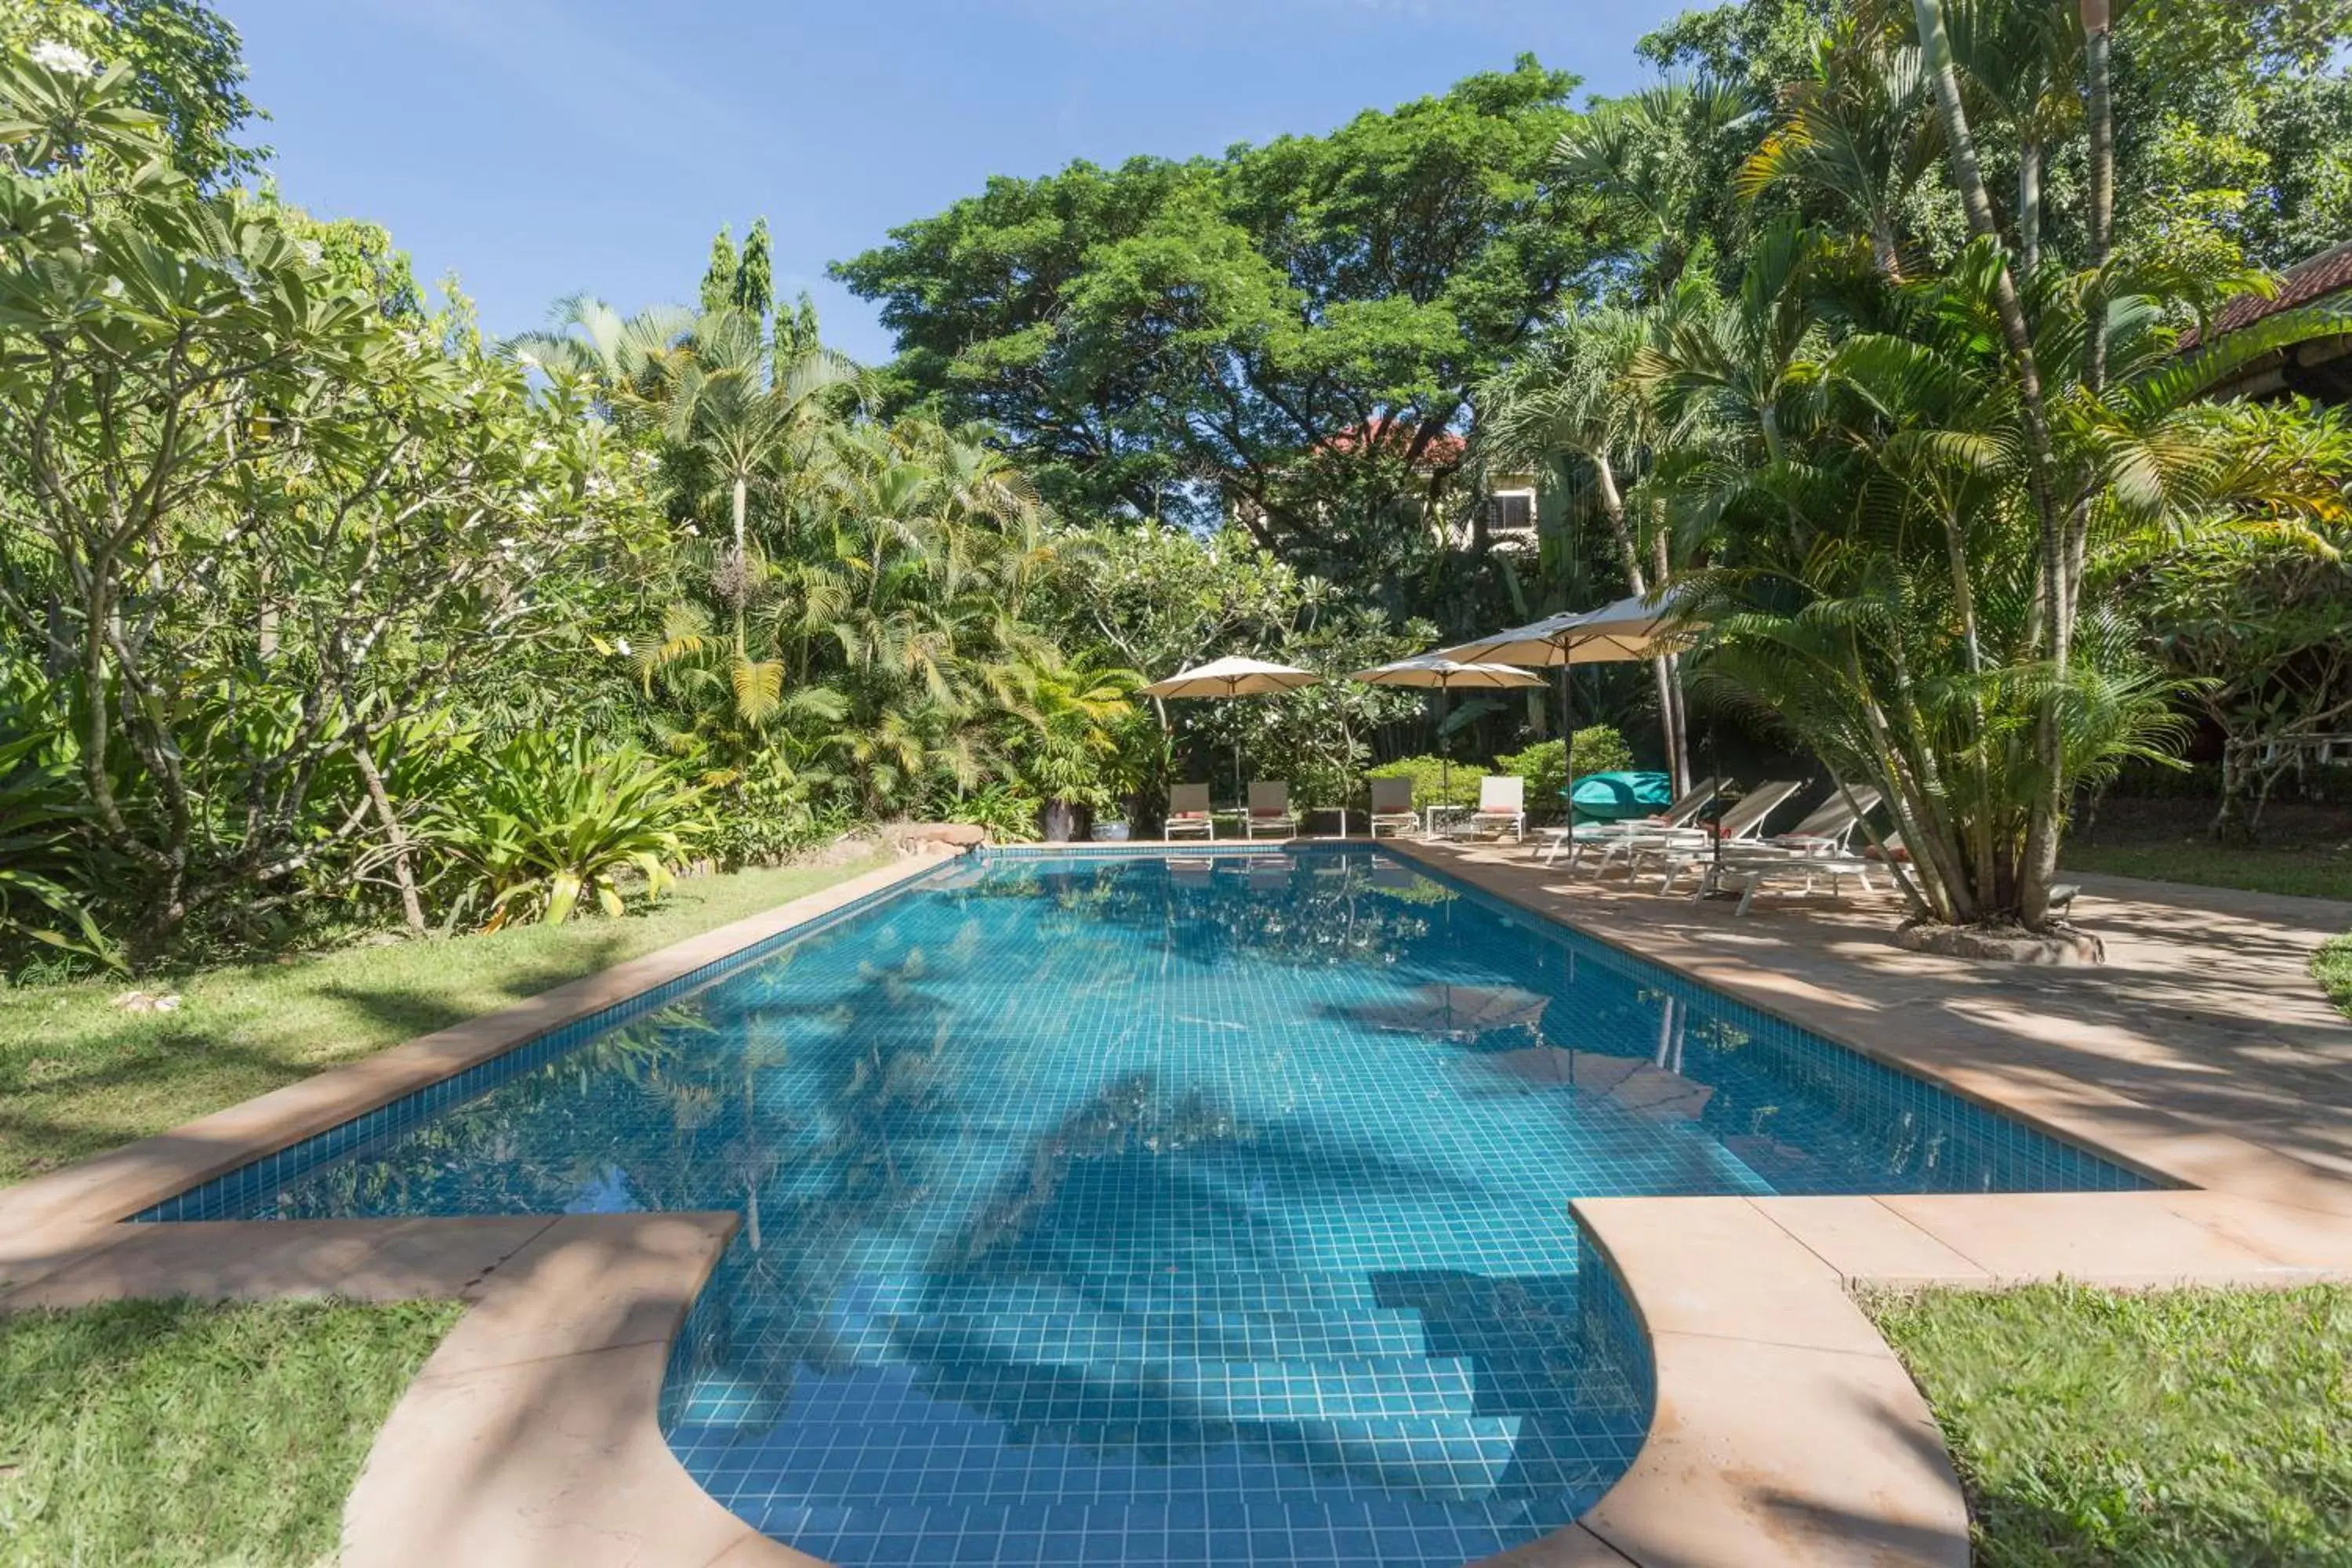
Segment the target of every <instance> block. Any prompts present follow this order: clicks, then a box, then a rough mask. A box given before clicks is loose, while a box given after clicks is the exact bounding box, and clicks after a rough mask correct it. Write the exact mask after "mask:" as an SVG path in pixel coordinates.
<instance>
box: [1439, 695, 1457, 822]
mask: <svg viewBox="0 0 2352 1568" xmlns="http://www.w3.org/2000/svg"><path fill="white" fill-rule="evenodd" d="M1447 695H1448V693H1447V691H1446V687H1445V682H1444V679H1440V680H1439V681H1438V683H1437V779H1438V783H1437V804H1438V805H1453V804H1454V753H1453V752H1451V751H1449V750H1448V749H1447V748H1446V744H1445V699H1446V697H1447Z"/></svg>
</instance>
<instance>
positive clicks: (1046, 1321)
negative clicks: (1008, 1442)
mask: <svg viewBox="0 0 2352 1568" xmlns="http://www.w3.org/2000/svg"><path fill="white" fill-rule="evenodd" d="M793 1321H794V1314H793V1312H792V1311H791V1310H789V1309H768V1308H762V1307H759V1306H750V1307H742V1308H739V1309H737V1310H736V1311H735V1312H734V1314H733V1316H732V1319H731V1321H730V1324H729V1327H728V1331H727V1338H728V1341H729V1343H730V1347H731V1348H730V1361H737V1362H745V1363H748V1362H751V1361H755V1360H772V1359H774V1358H775V1357H777V1356H782V1357H784V1358H786V1359H787V1360H789V1358H790V1357H791V1355H792V1353H793V1352H792V1349H791V1347H793V1346H795V1345H797V1346H803V1347H806V1346H808V1345H809V1344H810V1343H811V1341H810V1339H809V1338H808V1336H806V1335H805V1334H803V1335H801V1336H798V1337H793V1336H792V1335H791V1334H790V1333H789V1332H788V1325H790V1324H791V1323H792V1322H793ZM940 1339H950V1340H962V1339H970V1340H980V1341H984V1342H986V1344H987V1345H988V1346H989V1347H990V1353H991V1354H992V1355H993V1356H997V1357H1002V1358H1005V1359H1011V1360H1019V1361H1032V1362H1039V1363H1065V1362H1083V1363H1114V1362H1166V1361H1202V1362H1212V1361H1232V1362H1275V1361H1297V1360H1308V1361H1312V1360H1337V1359H1347V1358H1352V1357H1414V1356H1423V1355H1425V1354H1427V1353H1428V1350H1429V1345H1428V1342H1427V1339H1426V1338H1425V1336H1424V1334H1423V1325H1422V1320H1421V1316H1420V1314H1419V1313H1417V1312H1414V1311H1412V1310H1409V1309H1394V1308H1388V1307H1381V1306H1379V1305H1376V1304H1372V1303H1370V1302H1369V1301H1366V1302H1363V1303H1361V1304H1340V1303H1334V1304H1333V1305H1332V1306H1331V1308H1330V1310H1326V1311H1316V1310H1289V1311H1280V1310H1271V1309H1265V1308H1260V1309H1256V1310H1250V1309H1245V1308H1242V1307H1227V1308H1224V1309H1222V1310H1207V1309H1203V1308H1197V1307H1185V1306H1179V1305H1176V1304H1172V1303H1169V1304H1161V1303H1150V1304H1147V1305H1146V1306H1144V1307H1142V1308H1140V1309H1139V1310H1120V1309H1118V1308H1117V1307H1115V1306H1107V1305H1105V1304H1104V1303H1102V1302H1101V1301H1099V1300H1095V1299H1091V1298H1089V1297H1087V1296H1086V1295H1084V1294H1082V1293H1081V1292H1079V1291H1076V1290H1074V1289H1070V1288H1069V1287H1067V1286H1065V1285H1058V1284H1054V1283H1050V1282H1043V1281H1028V1280H1022V1281H1012V1282H1002V1283H995V1282H975V1281H969V1280H948V1281H940V1282H938V1283H936V1284H931V1285H923V1284H920V1283H919V1282H917V1283H909V1284H894V1285H892V1286H889V1287H887V1288H884V1287H876V1286H871V1285H868V1286H861V1287H860V1288H858V1289H855V1290H853V1291H849V1292H845V1293H844V1298H843V1300H840V1301H838V1302H836V1303H835V1307H834V1310H832V1312H831V1313H830V1314H829V1315H828V1317H827V1319H826V1322H825V1331H824V1335H823V1336H822V1342H823V1343H824V1345H825V1346H826V1355H827V1358H828V1359H830V1360H833V1361H836V1362H840V1363H856V1364H859V1365H867V1366H884V1365H891V1364H896V1363H905V1362H907V1361H908V1360H910V1359H920V1356H921V1353H922V1352H921V1346H922V1345H923V1344H924V1343H925V1342H930V1341H937V1340H940ZM762 1347H768V1348H767V1349H766V1350H765V1351H763V1349H762Z"/></svg>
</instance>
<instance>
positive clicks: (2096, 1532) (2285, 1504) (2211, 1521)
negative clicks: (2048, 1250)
mask: <svg viewBox="0 0 2352 1568" xmlns="http://www.w3.org/2000/svg"><path fill="white" fill-rule="evenodd" d="M1867 1305H1868V1306H1869V1308H1870V1310H1871V1315H1872V1317H1873V1318H1874V1321H1876V1322H1877V1324H1878V1327H1879V1329H1880V1331H1882V1332H1884V1333H1885V1335H1886V1337H1887V1339H1888V1340H1889V1341H1890V1342H1892V1343H1893V1344H1894V1346H1895V1350H1896V1351H1897V1352H1899V1353H1900V1354H1901V1355H1902V1357H1903V1360H1904V1363H1905V1364H1906V1365H1907V1366H1908V1367H1909V1368H1910V1370H1911V1373H1912V1375H1913V1376H1914V1377H1915V1378H1916V1379H1917V1380H1918V1383H1919V1386H1920V1388H1921V1389H1922V1390H1923V1391H1924V1392H1925V1393H1926V1394H1927V1402H1928V1404H1929V1405H1930V1406H1931V1407H1932V1408H1933V1409H1934V1411H1935V1415H1936V1422H1937V1426H1940V1427H1941V1428H1942V1429H1943V1433H1944V1437H1945V1440H1946V1441H1947V1442H1948V1444H1949V1445H1950V1447H1951V1449H1952V1457H1953V1459H1954V1461H1955V1463H1956V1464H1957V1465H1958V1468H1959V1471H1960V1477H1961V1480H1962V1481H1963V1483H1964V1484H1965V1485H1966V1486H1967V1488H1968V1491H1969V1514H1970V1516H1971V1524H1972V1534H1973V1535H1974V1538H1975V1541H1974V1545H1975V1552H1974V1556H1975V1560H1976V1561H1978V1562H1980V1563H1986V1564H1988V1565H1989V1568H2064V1565H2068V1564H2082V1565H2084V1568H2090V1565H2091V1564H2105V1563H2181V1564H2191V1563H2196V1564H2211V1565H2213V1568H2222V1565H2223V1564H2228V1565H2230V1568H2255V1565H2259V1564H2271V1565H2276V1568H2286V1565H2288V1564H2299V1563H2337V1562H2342V1561H2345V1560H2346V1559H2347V1556H2352V1382H2347V1380H2346V1378H2345V1376H2344V1368H2345V1366H2346V1364H2347V1361H2352V1290H2347V1289H2344V1288H2342V1287H2340V1286H2313V1287H2307V1288H2305V1289H2294V1290H2277V1291H2272V1290H2168V1291H2157V1292H2149V1293H2139V1292H2122V1291H2109V1290H2095V1289H2085V1288H2084V1287H2082V1286H2076V1285H2063V1284H2062V1285H2042V1286H2032V1287H2028V1288H2025V1289H2016V1290H2009V1291H2002V1292H1998V1293H1994V1292H1968V1291H1929V1292H1926V1293H1923V1294H1920V1295H1916V1296H1894V1297H1881V1298H1878V1299H1875V1300H1871V1301H1870V1302H1868V1303H1867Z"/></svg>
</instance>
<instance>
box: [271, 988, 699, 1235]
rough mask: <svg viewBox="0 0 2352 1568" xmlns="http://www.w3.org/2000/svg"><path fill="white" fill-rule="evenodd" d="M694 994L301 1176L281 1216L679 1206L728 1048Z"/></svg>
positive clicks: (691, 1199) (691, 1196)
mask: <svg viewBox="0 0 2352 1568" xmlns="http://www.w3.org/2000/svg"><path fill="white" fill-rule="evenodd" d="M722 1041H723V1034H722V1031H721V1030H720V1029H719V1027H718V1026H715V1025H713V1024H712V1023H711V1021H710V1020H709V1017H708V1016H706V1014H705V1012H704V1006H703V1003H702V1001H701V999H699V998H689V999H688V1000H685V1001H681V1002H677V1003H673V1004H672V1005H669V1006H667V1007H664V1008H662V1009H660V1010H659V1011H657V1012H654V1013H649V1014H647V1015H646V1016H643V1017H640V1018H637V1019H635V1020H633V1021H631V1022H630V1023H628V1024H626V1025H625V1026H621V1027H619V1028H616V1029H614V1030H612V1031H610V1032H608V1033H606V1034H604V1035H600V1036H598V1037H595V1038H594V1039H593V1040H590V1041H588V1042H586V1043H584V1044H583V1045H581V1046H579V1047H576V1048H575V1049H572V1050H571V1051H567V1052H565V1053H564V1054H563V1055H562V1056H560V1057H558V1058H554V1059H553V1060H551V1061H549V1062H546V1063H543V1064H541V1066H539V1067H537V1068H532V1069H530V1071H528V1072H525V1073H521V1074H520V1075H518V1076H516V1077H515V1078H512V1079H508V1080H507V1081H506V1082H505V1083H503V1084H501V1085H499V1087H498V1088H497V1089H494V1090H492V1091H491V1092H489V1093H488V1094H487V1095H485V1096H483V1097H482V1098H481V1099H479V1100H474V1101H472V1102H470V1103H468V1104H466V1105H462V1106H458V1107H455V1108H453V1109H451V1110H447V1111H445V1112H442V1113H440V1114H438V1115H436V1116H434V1117H432V1118H431V1119H430V1120H428V1121H424V1122H421V1123H419V1124H418V1125H417V1126H415V1127H414V1128H413V1129H410V1130H408V1131H406V1132H405V1133H404V1134H401V1135H398V1136H396V1137H394V1138H393V1139H391V1140H389V1141H388V1142H386V1143H384V1144H383V1145H381V1146H379V1147H376V1148H373V1149H364V1150H362V1151H360V1152H358V1153H356V1154H355V1155H353V1156H352V1157H349V1158H346V1159H345V1160H344V1161H342V1162H341V1163H338V1164H335V1165H331V1166H329V1167H327V1168H326V1169H324V1170H321V1171H319V1172H316V1173H311V1174H310V1175H308V1176H306V1177H303V1178H301V1179H299V1181H297V1182H296V1183H295V1184H293V1185H292V1186H291V1187H290V1188H289V1190H288V1192H287V1193H286V1194H285V1195H284V1198H283V1200H282V1201H281V1202H280V1204H279V1205H278V1212H280V1213H281V1214H283V1215H286V1216H287V1217H289V1218H303V1217H324V1216H330V1215H384V1214H434V1213H439V1214H550V1213H561V1212H562V1211H564V1210H565V1209H567V1208H570V1207H573V1206H576V1205H579V1204H580V1203H581V1202H582V1201H583V1199H584V1198H595V1199H600V1200H602V1201H604V1202H607V1203H620V1202H625V1203H626V1206H631V1207H639V1208H684V1207H691V1206H695V1204H696V1203H697V1202H698V1201H700V1202H702V1203H703V1204H705V1205H707V1204H708V1199H707V1198H704V1197H703V1196H702V1194H705V1193H707V1192H708V1191H709V1189H710V1187H711V1185H712V1184H713V1181H714V1177H713V1173H712V1167H713V1162H712V1160H711V1157H710V1156H711V1148H710V1145H711V1142H712V1140H711V1135H710V1132H709V1129H710V1128H711V1127H712V1125H713V1124H714V1123H716V1122H717V1121H719V1118H720V1116H721V1114H722V1111H723V1109H724V1107H723V1100H724V1098H725V1090H724V1088H723V1086H722V1085H721V1083H719V1081H717V1077H716V1075H717V1074H718V1072H719V1068H720V1064H722V1063H724V1062H725V1061H727V1060H728V1059H730V1058H731V1057H732V1055H733V1053H732V1052H730V1051H727V1050H726V1049H725V1048H724V1046H723V1043H722Z"/></svg>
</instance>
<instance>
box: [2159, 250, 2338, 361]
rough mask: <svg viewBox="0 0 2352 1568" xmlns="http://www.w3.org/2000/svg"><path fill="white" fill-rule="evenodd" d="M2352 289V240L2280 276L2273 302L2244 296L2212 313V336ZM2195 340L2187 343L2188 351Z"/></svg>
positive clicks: (2253, 296) (2289, 269) (2217, 335)
mask: <svg viewBox="0 0 2352 1568" xmlns="http://www.w3.org/2000/svg"><path fill="white" fill-rule="evenodd" d="M2345 289H2352V240H2347V241H2345V242H2344V243H2343V244H2342V245H2338V246H2335V247H2330V248H2329V249H2326V250H2323V251H2321V252H2320V253H2319V254H2318V255H2316V256H2308V257H2305V258H2304V259H2302V260H2301V261H2298V262H2296V263H2295V264H2294V266H2292V267H2290V268H2287V269H2286V270H2285V271H2284V272H2282V273H2280V274H2279V279H2278V292H2277V293H2276V294H2275V295H2273V296H2272V297H2271V298H2270V299H2267V300H2265V299H2263V297H2262V296H2261V295H2259V294H2242V295H2240V296H2239V297H2238V298H2236V299H2234V300H2231V301H2230V302H2229V303H2228V304H2226V305H2224V306H2222V307H2221V309H2220V310H2217V311H2215V312H2214V313H2213V335H2214V336H2215V337H2217V338H2218V337H2221V336H2222V335H2223V334H2224V333H2227V332H2234V331H2237V330H2238V329H2239V328H2240V327H2251V326H2252V325H2253V324H2254V323H2255V322H2256V321H2261V320H2263V318H2264V317H2265V316H2275V315H2277V314H2278V313H2279V312H2280V311H2281V310H2293V309H2294V307H2296V306H2297V305H2308V304H2310V303H2311V302H2312V301H2313V300H2319V299H2324V298H2326V296H2327V295H2330V294H2336V293H2340V292H2342V291H2344V290H2345ZM2191 342H2194V339H2193V338H2191V339H2184V340H2183V342H2182V343H2181V346H2182V347H2183V348H2186V347H2189V344H2190V343H2191Z"/></svg>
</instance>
